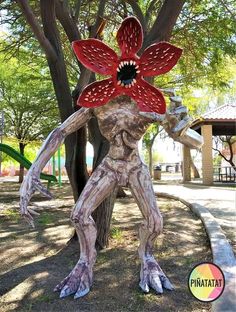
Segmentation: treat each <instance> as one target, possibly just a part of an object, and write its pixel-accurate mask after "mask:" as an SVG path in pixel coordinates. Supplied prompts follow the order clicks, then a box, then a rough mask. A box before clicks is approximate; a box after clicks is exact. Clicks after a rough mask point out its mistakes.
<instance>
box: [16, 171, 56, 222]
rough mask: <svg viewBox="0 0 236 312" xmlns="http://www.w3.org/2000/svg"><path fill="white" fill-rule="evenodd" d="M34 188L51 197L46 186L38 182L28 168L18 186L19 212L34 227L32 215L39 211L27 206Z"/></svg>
mask: <svg viewBox="0 0 236 312" xmlns="http://www.w3.org/2000/svg"><path fill="white" fill-rule="evenodd" d="M36 190H38V191H39V192H40V193H42V194H44V195H45V196H46V197H48V198H50V199H51V198H52V197H53V196H52V194H51V193H50V192H49V191H48V190H47V188H46V187H45V186H44V185H43V184H42V183H41V182H40V180H39V178H38V177H37V175H36V174H35V173H34V172H33V170H29V172H28V174H27V175H26V177H25V179H24V181H23V183H22V185H21V188H20V213H21V215H22V217H23V218H24V219H25V220H26V221H27V222H28V223H29V224H30V225H31V226H32V227H33V228H34V227H35V226H34V219H33V215H39V213H37V212H36V211H35V210H33V209H32V208H29V207H28V204H29V201H30V199H31V197H32V195H33V194H34V192H35V191H36Z"/></svg>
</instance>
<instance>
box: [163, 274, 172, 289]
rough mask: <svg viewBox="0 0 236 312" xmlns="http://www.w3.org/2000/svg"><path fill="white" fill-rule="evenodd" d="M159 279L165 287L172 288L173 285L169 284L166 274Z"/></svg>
mask: <svg viewBox="0 0 236 312" xmlns="http://www.w3.org/2000/svg"><path fill="white" fill-rule="evenodd" d="M161 281H162V285H163V287H164V288H165V289H168V290H174V286H173V285H172V284H171V282H170V281H169V279H168V278H167V277H166V276H164V277H161Z"/></svg>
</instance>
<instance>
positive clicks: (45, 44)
mask: <svg viewBox="0 0 236 312" xmlns="http://www.w3.org/2000/svg"><path fill="white" fill-rule="evenodd" d="M16 1H17V3H18V5H19V6H20V8H21V11H22V12H23V14H24V16H25V18H26V20H27V22H28V23H29V25H30V27H31V30H32V31H33V33H34V35H35V37H36V38H37V40H38V41H39V44H40V46H41V47H42V49H43V50H44V52H45V54H46V56H47V58H50V59H53V60H54V61H56V59H57V55H56V52H55V50H54V48H53V46H52V45H51V44H50V42H49V40H48V39H47V38H46V36H45V35H44V32H43V31H42V29H41V27H40V24H39V22H38V20H37V19H36V17H35V15H34V13H33V11H32V9H31V7H30V5H29V3H28V1H27V0H16Z"/></svg>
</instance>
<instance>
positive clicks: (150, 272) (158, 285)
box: [139, 258, 174, 294]
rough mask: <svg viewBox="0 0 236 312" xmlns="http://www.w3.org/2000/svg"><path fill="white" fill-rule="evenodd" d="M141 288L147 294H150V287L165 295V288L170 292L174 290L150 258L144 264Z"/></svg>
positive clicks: (141, 274)
mask: <svg viewBox="0 0 236 312" xmlns="http://www.w3.org/2000/svg"><path fill="white" fill-rule="evenodd" d="M139 286H140V288H141V289H142V290H143V292H145V293H148V292H149V288H150V287H151V288H152V289H154V290H155V291H156V293H158V294H162V293H163V288H165V289H168V290H173V289H174V287H173V286H172V285H171V283H170V281H169V279H168V278H167V277H166V275H165V273H164V272H163V271H162V269H161V268H160V266H159V264H158V263H157V262H156V260H155V259H154V258H148V259H147V260H145V261H144V262H143V264H142V266H141V272H140V283H139Z"/></svg>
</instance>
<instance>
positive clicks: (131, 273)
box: [0, 182, 212, 312]
mask: <svg viewBox="0 0 236 312" xmlns="http://www.w3.org/2000/svg"><path fill="white" fill-rule="evenodd" d="M18 188H19V185H18V184H16V183H15V184H13V183H7V182H4V183H0V263H1V265H0V274H1V276H0V296H1V297H0V311H1V312H6V311H20V312H27V311H28V312H29V311H33V312H38V311H47V312H49V311H58V312H60V311H66V312H70V311H71V312H72V311H73V312H77V311H80V312H87V311H91V312H128V311H134V312H154V311H155V312H156V311H160V312H178V311H181V312H190V311H194V312H198V311H210V308H211V305H210V304H209V303H202V302H199V301H197V300H196V299H194V298H193V297H192V295H191V294H190V292H189V290H188V287H187V278H188V274H189V272H190V270H191V268H193V266H194V265H195V264H197V263H199V262H202V261H211V259H212V258H211V252H210V247H209V242H208V239H207V236H206V233H205V231H204V228H203V227H202V224H201V222H200V221H199V220H198V219H197V218H196V217H195V216H193V214H192V213H191V212H190V211H189V210H188V208H186V207H185V206H184V205H182V204H181V203H179V202H176V201H170V200H164V199H158V202H159V206H160V209H161V211H162V214H163V217H164V231H163V234H162V235H160V236H159V238H158V239H157V243H156V246H155V255H156V259H158V260H159V264H160V265H161V267H162V269H163V270H164V271H165V272H166V274H167V275H168V277H169V278H170V280H171V282H172V283H173V285H174V286H175V290H174V291H172V292H170V291H165V292H164V294H163V295H156V294H155V293H154V292H151V293H149V294H143V293H142V292H141V291H140V289H139V287H138V282H139V269H140V267H139V259H138V254H137V247H138V236H137V230H138V225H139V223H140V220H141V219H142V218H141V214H140V212H139V210H138V208H137V206H136V204H135V203H134V201H133V199H132V198H125V199H120V200H117V203H116V205H115V209H114V213H113V218H112V228H111V239H110V246H109V248H107V249H106V250H102V251H101V252H100V253H99V255H98V259H97V262H96V264H95V268H94V272H95V276H94V286H93V288H92V290H91V292H90V293H89V294H88V295H87V296H86V297H84V298H81V299H79V300H74V299H73V297H67V298H65V299H59V296H58V293H54V292H53V291H52V290H53V288H54V286H55V285H56V284H57V283H58V282H59V281H61V280H62V279H63V278H64V277H65V276H66V275H67V274H68V273H69V271H70V270H71V269H72V268H73V266H74V265H75V264H76V262H77V261H78V258H79V248H78V243H77V242H72V243H70V244H68V245H67V241H68V239H69V238H70V237H71V234H72V232H73V229H72V227H71V225H70V222H69V215H70V210H71V207H72V206H73V199H72V196H71V192H70V188H69V186H68V185H63V187H62V188H61V189H59V188H57V187H54V188H53V190H52V192H53V193H54V195H55V198H54V199H53V200H52V201H48V200H45V199H44V198H43V197H42V196H40V195H36V196H35V197H34V199H33V202H32V206H34V207H37V211H38V212H40V216H39V217H37V218H36V228H35V229H29V227H27V226H26V225H25V223H24V222H23V221H22V220H21V218H20V216H19V215H18V211H17V209H18V202H19V196H18Z"/></svg>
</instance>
